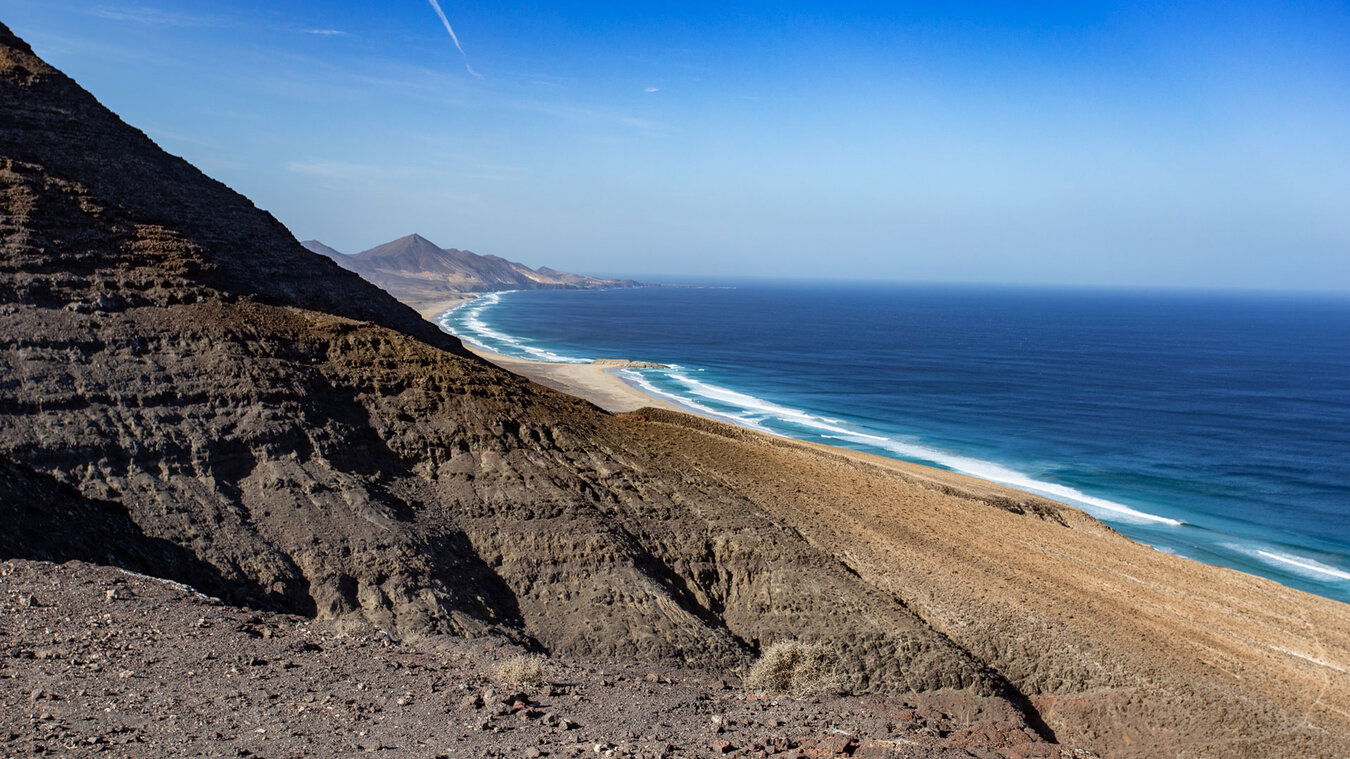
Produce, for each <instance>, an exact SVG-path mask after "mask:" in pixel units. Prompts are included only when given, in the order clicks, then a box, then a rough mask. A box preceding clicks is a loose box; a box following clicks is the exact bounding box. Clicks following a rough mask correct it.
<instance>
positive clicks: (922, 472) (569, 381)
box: [409, 293, 1259, 576]
mask: <svg viewBox="0 0 1350 759" xmlns="http://www.w3.org/2000/svg"><path fill="white" fill-rule="evenodd" d="M478 295H480V293H470V294H465V295H460V296H458V297H454V298H447V299H445V300H438V301H427V302H424V303H417V304H416V305H414V304H411V303H410V304H409V305H413V307H414V308H417V309H418V312H419V313H421V314H423V316H424V317H425V318H426V319H427V321H430V322H431V323H433V324H436V325H437V326H438V327H439V326H440V325H439V323H438V321H437V320H438V319H439V317H440V316H442V315H443V314H444V313H445V312H446V311H448V310H450V309H451V308H454V307H456V306H459V305H462V304H463V303H466V302H468V301H470V300H473V299H474V298H476V297H478ZM456 337H458V336H456ZM459 340H460V342H461V343H463V345H464V347H465V348H466V349H467V350H469V352H471V353H473V354H474V355H475V356H478V357H479V358H482V359H483V360H485V361H488V362H489V363H491V364H493V365H495V366H497V367H498V368H501V369H505V370H506V371H509V372H511V373H513V374H518V375H520V376H522V377H525V378H526V379H529V380H531V381H533V382H537V383H539V384H541V385H544V386H545V387H548V388H551V389H553V390H557V391H558V392H561V393H566V394H568V395H571V396H575V397H577V398H581V399H582V400H585V401H588V402H590V403H592V404H594V405H596V406H598V407H600V408H601V409H603V410H605V411H607V412H609V413H612V414H627V413H632V412H635V411H637V410H639V409H642V408H658V409H662V410H665V411H674V412H676V413H680V414H687V415H689V416H692V417H695V418H697V419H702V420H706V421H708V422H712V423H714V424H724V425H727V426H730V427H733V428H735V429H736V430H738V431H740V432H742V433H744V434H746V435H750V436H759V437H762V438H763V439H764V440H765V441H766V442H769V443H770V444H776V445H788V446H797V447H800V448H801V449H804V450H806V451H810V452H812V453H816V454H825V455H831V456H838V457H842V458H844V459H847V460H849V461H852V462H855V463H857V464H863V465H870V466H877V467H881V468H883V469H886V470H889V471H891V472H896V473H899V474H901V475H902V476H905V477H909V478H914V479H917V480H921V481H923V482H926V483H929V484H932V485H935V486H937V487H941V488H958V489H960V490H962V491H964V492H967V493H970V494H972V495H975V496H976V497H983V498H1014V499H1037V500H1041V501H1046V502H1049V503H1054V504H1057V505H1060V506H1066V507H1068V508H1071V509H1073V510H1075V511H1077V512H1078V513H1081V514H1082V515H1083V516H1085V517H1087V518H1088V519H1091V520H1093V521H1095V522H1098V523H1101V524H1103V525H1105V522H1102V520H1101V519H1100V518H1099V517H1096V516H1093V515H1092V514H1089V513H1088V512H1087V511H1085V510H1084V509H1083V508H1082V507H1081V506H1078V505H1075V504H1073V503H1068V502H1065V501H1062V500H1058V499H1056V498H1054V497H1052V496H1049V495H1045V494H1042V493H1037V492H1035V491H1032V490H1026V489H1023V488H1018V487H1015V486H1012V485H1005V484H1003V483H1001V482H997V481H994V480H989V479H985V478H983V477H979V476H976V475H973V474H967V473H965V472H959V471H955V470H951V469H942V468H940V467H935V466H931V465H929V464H920V463H916V462H913V461H907V460H905V459H900V458H893V457H890V456H885V455H882V454H878V453H868V452H865V451H858V450H854V449H852V448H846V447H844V446H838V445H830V444H828V443H820V442H815V441H811V440H801V439H798V438H795V437H789V436H787V435H781V434H778V433H775V432H766V431H764V430H760V429H755V428H754V427H750V426H747V425H744V424H737V423H736V422H735V421H733V420H732V419H730V418H729V417H725V416H721V415H709V414H703V413H699V411H698V410H697V409H693V408H689V407H687V406H684V405H682V404H678V403H674V402H671V401H669V400H667V399H664V398H661V397H659V396H656V395H653V394H651V393H648V392H646V391H644V390H642V389H640V388H638V387H635V386H634V385H632V384H629V383H628V382H625V381H624V380H622V379H620V378H619V377H617V376H615V375H614V374H613V373H612V372H614V371H616V367H615V366H614V364H616V363H619V364H624V363H629V360H616V359H596V360H595V362H594V363H589V364H568V363H554V362H548V361H535V360H533V359H525V358H515V357H512V356H504V355H502V354H500V353H496V352H494V351H490V350H487V349H485V348H480V347H479V346H477V345H474V344H472V343H470V342H468V341H466V340H464V339H463V338H459ZM633 363H639V362H633ZM1135 542H1139V541H1135ZM1140 545H1144V546H1147V547H1149V548H1153V549H1154V550H1159V549H1157V548H1156V547H1154V546H1151V545H1148V544H1147V543H1140ZM1182 558H1186V557H1182ZM1192 561H1194V560H1193V559H1192ZM1201 563H1204V562H1201ZM1247 574H1251V573H1247ZM1255 576H1259V575H1255Z"/></svg>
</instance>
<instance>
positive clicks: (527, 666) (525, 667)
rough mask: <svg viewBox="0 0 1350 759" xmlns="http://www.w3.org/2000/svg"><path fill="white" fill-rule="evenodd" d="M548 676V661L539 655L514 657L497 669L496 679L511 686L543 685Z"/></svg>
mask: <svg viewBox="0 0 1350 759" xmlns="http://www.w3.org/2000/svg"><path fill="white" fill-rule="evenodd" d="M548 675H549V671H548V660H547V659H545V658H544V657H542V656H540V655H539V654H522V655H520V656H515V657H512V658H510V659H507V660H506V661H504V662H502V663H501V664H500V665H498V667H497V679H498V680H500V681H502V682H504V683H511V684H513V685H544V684H545V683H547V682H548Z"/></svg>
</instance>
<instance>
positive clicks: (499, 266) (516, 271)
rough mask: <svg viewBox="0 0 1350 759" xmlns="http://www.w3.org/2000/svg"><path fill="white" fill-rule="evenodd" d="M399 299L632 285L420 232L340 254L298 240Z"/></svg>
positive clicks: (316, 242)
mask: <svg viewBox="0 0 1350 759" xmlns="http://www.w3.org/2000/svg"><path fill="white" fill-rule="evenodd" d="M301 244H302V245H304V246H305V247H306V248H307V249H309V250H311V251H313V252H315V253H320V254H322V255H325V256H328V257H329V258H331V259H333V260H334V261H337V262H338V263H339V264H341V265H342V266H343V267H345V268H347V269H350V270H351V271H354V272H356V273H357V274H360V275H361V276H362V277H364V278H365V279H366V280H367V281H370V282H373V283H374V284H376V285H378V286H379V287H380V288H382V289H383V290H385V291H386V292H388V293H391V294H393V295H394V296H395V297H397V298H398V299H399V300H403V301H434V300H437V299H441V298H444V297H445V296H447V295H451V294H454V293H474V292H493V291H497V290H552V289H565V290H593V289H597V288H604V287H631V286H634V285H636V284H637V282H634V281H632V280H619V279H601V278H599V277H588V276H586V275H584V274H569V273H567V272H563V271H556V270H554V269H550V268H548V267H540V268H539V269H531V268H530V267H528V266H526V265H525V264H518V263H515V262H512V261H507V260H506V259H505V258H501V257H499V256H480V255H478V254H477V253H472V252H470V251H467V250H457V249H455V248H440V247H437V246H436V244H435V243H433V242H431V241H430V240H428V239H426V238H425V237H423V236H421V235H416V234H413V235H408V236H407V237H400V238H399V239H397V240H393V241H392V242H387V243H385V244H383V245H379V246H376V247H374V248H371V249H370V250H366V251H362V252H360V253H357V254H355V255H350V256H349V255H344V254H342V253H339V252H338V251H336V250H333V249H332V248H330V247H328V246H327V245H324V244H323V243H321V242H319V241H318V240H307V241H305V242H303V243H301Z"/></svg>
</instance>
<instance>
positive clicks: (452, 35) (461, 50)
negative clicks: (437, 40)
mask: <svg viewBox="0 0 1350 759" xmlns="http://www.w3.org/2000/svg"><path fill="white" fill-rule="evenodd" d="M427 2H429V3H431V7H432V8H435V9H436V15H437V16H440V17H441V23H442V24H445V31H447V32H450V39H451V40H454V43H455V47H456V48H459V54H460V55H462V56H465V57H466V58H467V57H468V55H469V54H468V53H466V52H464V48H463V47H461V46H460V44H459V37H456V36H455V30H454V29H451V28H450V19H448V18H446V17H445V11H443V10H441V4H440V3H438V2H436V0H427Z"/></svg>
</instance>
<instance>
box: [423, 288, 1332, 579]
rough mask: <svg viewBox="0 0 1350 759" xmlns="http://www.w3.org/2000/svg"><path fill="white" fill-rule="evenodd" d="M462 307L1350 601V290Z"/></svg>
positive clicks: (705, 292) (943, 293) (494, 341)
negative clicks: (652, 364)
mask: <svg viewBox="0 0 1350 759" xmlns="http://www.w3.org/2000/svg"><path fill="white" fill-rule="evenodd" d="M441 322H442V326H443V327H445V328H446V329H448V330H449V331H451V332H453V333H455V334H457V335H459V336H461V337H463V338H465V339H467V340H469V341H470V342H473V343H478V344H480V345H482V346H484V347H486V348H489V349H491V350H494V351H498V352H501V353H504V354H507V355H514V356H519V357H522V358H529V359H534V360H544V361H586V360H589V359H593V358H630V359H640V360H647V361H657V362H661V363H666V364H671V365H672V368H670V369H665V370H643V371H633V370H624V371H621V372H619V376H620V377H621V378H623V379H624V380H625V381H627V382H629V383H631V384H633V385H635V386H637V387H639V388H641V389H644V390H646V391H648V392H650V393H652V394H654V395H658V396H660V397H663V398H665V399H667V400H670V401H672V402H675V403H678V404H680V405H682V406H684V407H686V408H688V409H690V410H691V411H694V412H696V413H700V414H704V415H708V416H715V417H719V418H723V419H727V420H729V421H733V422H736V423H738V424H743V425H746V426H750V427H754V428H757V429H762V430H766V431H770V432H774V433H778V434H783V435H788V436H791V437H795V438H800V439H804V440H813V441H818V442H823V443H829V444H832V445H839V446H845V447H848V448H854V449H857V450H862V451H868V452H871V453H879V454H883V455H887V456H892V457H896V458H902V459H906V460H910V461H917V462H922V463H927V464H932V465H935V466H939V467H943V468H946V469H953V470H956V471H962V472H967V473H969V474H973V475H976V476H979V477H984V478H986V479H990V480H995V481H999V482H1004V483H1007V484H1011V485H1014V486H1017V487H1020V488H1023V489H1026V490H1031V491H1035V492H1039V493H1043V494H1045V495H1048V496H1051V497H1053V498H1056V499H1058V500H1063V501H1067V502H1070V503H1073V504H1075V505H1078V506H1080V507H1082V508H1083V509H1084V510H1086V511H1088V512H1089V513H1091V514H1093V515H1094V516H1096V517H1098V518H1100V519H1102V520H1104V521H1106V522H1107V523H1109V524H1111V525H1112V526H1113V527H1115V528H1117V529H1118V530H1120V531H1121V532H1123V533H1125V534H1126V535H1129V536H1130V537H1133V538H1135V539H1137V540H1140V541H1142V542H1145V543H1148V544H1150V545H1153V546H1155V547H1157V548H1158V549H1159V550H1164V551H1169V552H1175V553H1177V554H1180V555H1183V556H1187V557H1190V558H1193V559H1197V560H1200V561H1204V562H1209V563H1213V564H1220V565H1223V566H1229V567H1234V568H1237V569H1241V570H1243V571H1247V572H1251V573H1254V574H1258V575H1263V576H1266V577H1270V578H1272V579H1275V580H1277V581H1279V582H1282V583H1284V584H1286V585H1290V586H1293V587H1297V588H1302V589H1304V590H1308V591H1310V592H1313V593H1318V594H1321V595H1324V596H1329V597H1332V598H1336V599H1339V600H1342V601H1350V298H1345V297H1336V296H1291V295H1266V294H1213V293H1194V292H1186V293H1178V292H1126V291H1113V290H1100V291H1087V290H1053V289H1012V288H997V289H994V288H977V287H942V286H910V285H903V286H902V285H840V284H811V285H805V284H795V283H787V284H785V283H770V282H741V283H737V284H735V285H734V286H721V287H706V288H636V289H627V290H604V291H532V292H514V293H505V294H493V295H488V296H483V297H480V298H479V299H477V300H475V301H471V302H469V303H468V304H465V305H463V306H461V307H459V308H458V309H455V310H452V311H451V312H448V313H447V314H446V315H444V316H443V317H442V318H441Z"/></svg>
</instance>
